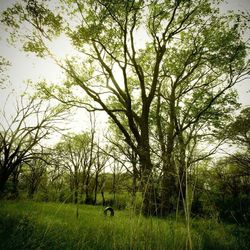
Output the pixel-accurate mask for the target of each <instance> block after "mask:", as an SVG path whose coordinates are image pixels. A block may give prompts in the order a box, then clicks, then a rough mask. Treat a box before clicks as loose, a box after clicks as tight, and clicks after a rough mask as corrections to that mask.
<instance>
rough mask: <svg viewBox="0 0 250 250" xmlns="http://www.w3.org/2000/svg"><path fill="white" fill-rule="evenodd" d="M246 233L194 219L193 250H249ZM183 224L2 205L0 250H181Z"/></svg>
mask: <svg viewBox="0 0 250 250" xmlns="http://www.w3.org/2000/svg"><path fill="white" fill-rule="evenodd" d="M249 233H250V230H249V229H246V228H241V227H237V226H236V225H224V224H219V223H217V222H215V221H214V220H203V219H194V220H192V241H193V248H194V249H249V247H250V245H249V244H248V235H249ZM186 239H187V233H186V228H185V224H184V223H183V222H181V221H180V222H176V221H175V220H174V219H173V218H172V219H171V218H169V219H158V218H144V217H143V216H139V215H135V214H133V213H132V212H130V211H115V216H114V217H105V216H104V214H103V208H102V207H100V206H87V205H79V218H76V207H75V206H74V205H73V204H59V203H39V202H31V201H0V249H46V250H48V249H185V248H186Z"/></svg>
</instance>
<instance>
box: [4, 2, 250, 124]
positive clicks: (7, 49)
mask: <svg viewBox="0 0 250 250" xmlns="http://www.w3.org/2000/svg"><path fill="white" fill-rule="evenodd" d="M12 2H14V0H0V9H1V11H2V10H4V9H6V8H7V7H8V6H9V5H11V3H12ZM222 10H223V11H226V10H244V11H248V12H250V0H228V1H227V4H223V6H222ZM0 28H1V29H2V27H0ZM0 32H1V33H0V34H1V37H0V56H3V57H5V58H6V59H8V60H9V61H10V62H11V64H12V66H11V67H9V69H8V70H7V72H6V73H7V74H8V75H9V77H10V79H9V80H10V82H11V85H8V87H7V88H6V89H5V90H4V89H0V91H1V92H0V98H1V103H0V108H2V106H3V102H4V100H5V99H6V96H7V94H8V93H10V91H11V89H13V90H15V92H16V93H20V91H23V90H24V89H25V81H26V80H27V79H32V80H33V81H37V80H39V79H44V78H45V79H47V80H48V81H50V82H59V81H60V80H62V78H63V74H62V72H61V70H60V69H59V67H58V66H56V65H55V64H54V63H52V61H50V60H43V59H37V58H36V57H35V56H33V55H27V54H25V53H23V52H21V51H20V50H18V48H13V47H12V46H10V45H8V44H7V43H6V36H7V34H6V33H5V32H4V31H3V30H0ZM249 38H250V37H249ZM67 50H68V51H67ZM61 51H64V52H66V53H67V52H68V53H70V48H69V47H68V46H67V44H65V41H64V40H63V39H61V40H60V41H59V42H58V43H57V51H56V52H57V53H59V54H60V52H61ZM237 89H238V92H239V101H240V102H241V103H242V104H243V105H244V106H248V105H250V92H249V91H250V82H249V81H244V82H242V83H240V84H239V85H238V86H237ZM8 108H9V109H10V110H11V107H8ZM83 123H84V122H83ZM87 123H88V121H85V125H82V126H83V127H84V126H86V124H87ZM78 125H79V124H78Z"/></svg>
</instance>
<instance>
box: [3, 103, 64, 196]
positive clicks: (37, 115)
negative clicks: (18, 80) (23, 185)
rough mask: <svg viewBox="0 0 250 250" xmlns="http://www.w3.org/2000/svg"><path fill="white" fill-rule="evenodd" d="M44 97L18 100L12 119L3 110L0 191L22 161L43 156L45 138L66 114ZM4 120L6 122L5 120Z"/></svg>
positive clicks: (53, 130)
mask: <svg viewBox="0 0 250 250" xmlns="http://www.w3.org/2000/svg"><path fill="white" fill-rule="evenodd" d="M42 103H43V101H36V100H35V99H31V100H28V101H27V103H26V101H25V100H24V99H23V98H22V99H21V102H20V103H17V107H16V114H15V115H14V116H13V117H12V118H11V120H10V119H9V118H8V117H6V114H5V113H2V115H3V117H2V118H3V119H2V121H3V122H2V123H1V124H0V126H1V129H0V153H1V155H0V193H2V192H3V190H4V186H5V183H6V182H7V180H8V179H9V177H10V175H11V174H13V173H14V172H15V171H17V170H18V168H19V167H20V166H22V164H25V163H26V164H28V163H29V162H30V161H31V160H32V159H40V158H41V159H42V154H43V144H42V143H43V140H44V139H46V138H48V136H49V135H50V134H51V133H52V132H55V131H57V122H59V121H61V119H63V118H65V116H64V117H63V113H62V111H63V109H62V108H59V107H54V108H51V107H50V106H48V105H47V106H44V105H43V104H42ZM4 120H5V122H4Z"/></svg>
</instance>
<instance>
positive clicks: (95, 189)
mask: <svg viewBox="0 0 250 250" xmlns="http://www.w3.org/2000/svg"><path fill="white" fill-rule="evenodd" d="M98 177H99V173H98V172H97V173H96V174H95V187H94V200H93V205H96V202H97V189H98Z"/></svg>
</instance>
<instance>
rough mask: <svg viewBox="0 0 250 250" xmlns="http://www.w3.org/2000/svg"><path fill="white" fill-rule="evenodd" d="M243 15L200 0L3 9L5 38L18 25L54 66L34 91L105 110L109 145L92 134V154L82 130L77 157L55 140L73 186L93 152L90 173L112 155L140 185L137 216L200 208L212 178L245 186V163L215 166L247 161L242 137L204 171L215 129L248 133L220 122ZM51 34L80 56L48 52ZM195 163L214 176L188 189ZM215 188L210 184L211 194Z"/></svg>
mask: <svg viewBox="0 0 250 250" xmlns="http://www.w3.org/2000/svg"><path fill="white" fill-rule="evenodd" d="M219 2H220V1H218V2H217V4H219ZM57 4H59V5H60V6H56V5H57ZM56 7H60V11H59V9H58V8H56ZM248 19H249V16H248V14H246V13H243V12H242V13H237V14H235V13H232V12H230V13H228V14H222V13H220V10H219V8H218V6H216V2H214V1H213V3H212V2H211V1H209V0H205V1H204V0H200V1H192V0H178V1H176V0H172V1H171V0H169V1H142V0H139V1H135V0H134V1H105V0H100V1H99V0H98V1H92V0H88V1H84V2H82V1H78V0H74V1H67V0H65V1H62V2H60V3H57V2H55V3H53V4H51V5H50V4H48V3H46V1H36V0H26V1H23V2H20V3H16V4H14V5H13V6H12V7H10V8H8V9H7V10H6V11H4V12H3V13H2V19H1V21H2V23H4V24H5V25H6V26H7V27H8V28H9V29H10V34H11V38H12V41H15V39H17V38H19V37H20V36H21V37H22V39H23V41H24V43H23V48H24V50H25V51H27V52H32V53H35V54H36V55H37V56H38V57H45V58H47V57H50V58H52V59H53V60H54V61H55V63H57V64H58V65H59V66H60V67H61V69H63V70H64V72H65V74H66V79H65V82H64V84H63V85H58V84H49V83H45V82H40V83H37V91H38V95H39V96H40V98H43V99H50V98H53V99H56V100H58V101H60V102H61V103H63V104H64V105H67V107H68V108H70V107H72V106H75V107H83V108H85V109H87V110H88V111H89V112H97V111H103V112H105V113H106V114H107V115H108V117H109V122H108V123H109V128H110V131H111V133H110V135H109V138H108V141H109V143H111V145H112V148H115V151H113V149H112V150H110V149H109V147H108V149H106V148H105V147H103V145H99V146H97V147H96V150H95V153H93V148H94V146H93V145H94V144H93V140H92V142H90V145H92V150H91V146H90V149H88V150H90V151H89V152H91V153H89V154H88V157H87V158H86V157H85V156H84V157H83V158H82V154H84V149H82V150H79V151H78V149H77V148H75V147H76V146H77V145H78V142H76V141H71V142H70V141H67V140H66V139H65V141H63V142H62V144H58V145H57V152H58V153H59V152H60V147H63V148H62V149H61V153H59V156H58V159H60V157H66V158H67V161H60V164H62V165H64V167H65V169H68V171H69V173H71V172H72V176H71V178H72V179H71V181H72V183H71V185H73V186H74V187H78V185H79V180H78V178H77V175H78V174H77V173H80V172H81V175H82V179H84V181H85V182H87V181H88V171H87V170H88V166H90V165H91V164H92V163H93V162H94V166H95V168H96V171H94V172H95V173H98V169H99V170H100V169H101V168H102V167H101V166H102V165H103V164H104V165H105V164H109V159H108V158H109V157H111V158H113V159H116V162H117V163H118V162H119V164H121V165H122V166H123V169H125V171H126V173H129V174H131V175H130V176H131V183H132V187H131V190H133V192H132V193H133V194H134V195H135V194H136V192H138V191H139V192H140V193H141V197H142V203H143V206H142V207H143V213H144V214H145V215H161V216H165V215H168V214H170V213H172V212H174V211H177V210H183V211H184V212H185V214H186V215H187V216H188V215H189V214H190V211H191V209H192V204H193V202H192V201H195V200H196V202H197V203H196V205H197V211H198V210H199V209H198V208H199V205H198V204H199V202H201V201H200V200H199V198H197V197H199V195H200V197H203V198H204V195H205V193H206V192H208V193H210V192H212V190H213V186H214V185H213V184H212V183H217V182H216V181H218V183H220V182H225V183H226V182H227V181H228V183H227V184H225V183H224V184H223V185H224V186H223V187H224V188H228V195H231V194H232V195H233V189H234V188H233V187H236V186H237V185H240V186H241V185H243V184H242V183H243V182H244V183H245V184H246V185H248V184H247V183H248V178H249V177H248V174H247V175H244V176H241V174H239V176H238V177H237V178H236V177H235V178H233V177H232V178H226V177H225V178H224V177H221V178H220V176H219V175H217V174H220V173H221V172H220V171H219V166H220V167H222V168H223V170H225V173H226V175H227V176H230V175H231V174H232V173H233V170H232V169H234V168H236V169H237V170H235V171H236V172H238V171H239V168H238V167H239V165H238V164H240V162H241V164H242V162H247V164H249V162H248V160H249V159H248V157H247V153H246V152H248V150H249V148H248V149H246V151H244V155H245V156H246V158H244V157H245V156H244V157H242V155H241V154H240V153H239V154H234V156H233V157H235V158H234V159H235V160H233V157H232V156H228V158H226V159H227V160H225V161H221V162H216V163H215V166H214V168H211V169H214V172H213V171H211V172H210V171H208V170H209V169H210V165H211V163H210V162H209V157H211V156H212V155H213V153H214V152H215V151H216V149H218V148H219V146H220V145H221V144H222V143H223V141H224V140H227V139H231V140H232V141H233V142H236V141H237V140H238V139H239V138H241V139H242V137H244V136H245V137H246V138H245V139H244V140H249V132H246V133H245V134H241V131H238V132H236V129H235V128H234V127H233V123H230V122H231V120H232V119H233V111H234V110H236V109H238V108H239V104H238V103H237V93H236V91H235V90H234V88H233V87H234V86H235V85H236V84H237V83H239V82H241V81H242V80H244V79H245V78H246V77H247V76H248V74H249V61H248V60H247V53H248V41H247V39H246V38H245V32H246V31H247V29H248ZM30 30H32V32H30ZM61 35H64V36H66V37H67V39H68V40H69V41H70V42H71V43H72V46H73V48H74V49H75V50H76V51H77V52H78V53H79V58H78V57H75V56H74V57H71V58H70V57H67V59H65V60H64V61H62V60H59V59H58V58H56V57H55V55H54V54H53V51H51V50H50V49H49V48H50V47H49V44H50V43H51V42H53V40H55V39H56V38H57V37H59V36H61ZM142 38H143V41H141V40H142ZM79 93H81V94H79ZM247 110H248V109H245V110H244V111H242V112H243V113H242V115H239V116H238V117H237V118H236V120H237V119H240V118H239V117H244V112H246V113H247V112H248V111H247ZM244 119H247V118H246V117H245V118H244ZM228 124H229V125H228ZM228 126H229V127H228ZM237 126H238V125H236V127H237ZM229 128H230V129H229ZM230 131H231V132H230ZM232 131H233V132H232ZM230 133H232V134H230ZM237 133H239V134H237ZM77 136H83V135H76V137H77ZM73 138H75V137H73ZM90 138H92V139H93V133H92V132H90ZM237 138H238V139H237ZM72 140H73V139H72ZM90 141H91V140H90ZM67 143H69V144H67ZM239 143H241V142H239V141H238V144H239ZM60 145H61V146H60ZM95 145H98V143H97V142H95ZM207 145H209V146H207ZM82 147H84V145H82ZM114 152H115V153H114ZM66 153H67V154H68V155H67V156H65V155H64V154H66ZM94 154H95V156H94ZM74 157H76V158H75V159H74V160H73V158H74ZM93 157H94V158H93ZM238 158H240V159H241V160H240V161H237V159H238ZM87 159H88V160H87ZM228 159H230V161H229V160H228ZM244 159H245V160H246V161H245V160H244ZM84 160H85V161H88V162H85V165H84V166H85V167H84V168H82V169H81V170H80V168H79V166H78V164H79V162H81V161H84ZM68 161H69V162H70V164H69V163H68ZM246 166H247V167H246V168H248V167H249V165H246ZM86 168H87V169H86ZM84 169H85V170H84ZM204 169H205V170H204ZM240 169H241V168H240ZM242 169H244V167H242ZM203 170H204V171H205V172H206V171H208V172H209V173H210V174H211V176H210V175H209V178H211V179H212V181H211V183H209V181H208V182H205V180H204V181H201V183H203V184H201V185H200V189H197V188H195V187H196V185H197V187H198V186H199V185H198V184H199V181H200V178H197V176H200V177H202V176H203V174H201V173H202V171H203ZM84 171H86V172H85V174H86V175H84ZM100 171H102V170H100ZM227 171H229V172H230V173H228V172H227ZM239 172H240V173H243V172H241V171H239ZM89 173H90V172H89ZM98 174H99V173H98ZM98 174H97V176H95V177H93V178H97V179H98ZM222 175H224V173H222ZM83 176H84V177H83ZM204 176H205V174H204ZM232 176H234V174H233V175H232ZM201 179H203V178H201ZM231 182H233V183H234V184H232V183H231ZM245 184H244V185H245ZM84 185H86V183H85V184H84ZM87 186H88V185H87ZM230 186H231V189H230ZM87 189H88V188H87ZM97 189H98V187H97V185H96V186H95V187H94V190H97ZM219 189H220V184H218V185H217V187H216V188H215V192H214V193H215V197H216V198H218V196H219V193H217V191H218V190H219ZM75 190H76V193H75V195H74V196H75V199H76V200H77V199H78V198H77V197H78V193H77V192H78V191H77V190H78V188H77V189H75ZM99 190H101V189H100V187H99ZM197 190H200V192H198V191H197ZM204 190H205V191H204ZM236 190H237V188H236ZM239 190H241V191H242V192H243V193H244V192H245V191H246V190H247V189H244V191H243V190H242V189H241V188H239ZM241 191H237V192H236V193H237V195H238V194H239V193H240V192H241ZM95 192H97V191H95ZM237 195H236V196H237ZM244 195H246V196H247V193H246V194H245V193H244ZM244 195H243V196H244ZM236 196H235V197H236ZM86 197H87V194H86ZM219 197H220V196H219ZM94 199H95V198H94ZM218 199H219V200H220V199H221V197H220V198H218ZM246 200H247V199H246ZM187 219H188V217H187Z"/></svg>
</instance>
